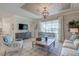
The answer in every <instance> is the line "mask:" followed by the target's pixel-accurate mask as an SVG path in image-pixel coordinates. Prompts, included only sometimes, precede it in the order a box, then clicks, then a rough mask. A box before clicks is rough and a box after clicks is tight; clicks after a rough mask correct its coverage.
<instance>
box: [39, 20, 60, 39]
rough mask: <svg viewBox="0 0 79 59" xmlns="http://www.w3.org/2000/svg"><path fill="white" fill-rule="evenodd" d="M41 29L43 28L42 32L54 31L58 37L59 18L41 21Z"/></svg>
mask: <svg viewBox="0 0 79 59" xmlns="http://www.w3.org/2000/svg"><path fill="white" fill-rule="evenodd" d="M40 30H41V32H46V33H54V34H55V35H56V38H57V39H58V32H59V20H52V21H47V22H41V23H40Z"/></svg>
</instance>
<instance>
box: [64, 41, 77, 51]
mask: <svg viewBox="0 0 79 59" xmlns="http://www.w3.org/2000/svg"><path fill="white" fill-rule="evenodd" d="M63 47H66V48H70V49H74V50H76V49H77V47H76V46H75V45H74V43H72V42H64V43H63Z"/></svg>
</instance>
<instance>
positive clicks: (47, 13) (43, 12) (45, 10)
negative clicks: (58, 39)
mask: <svg viewBox="0 0 79 59" xmlns="http://www.w3.org/2000/svg"><path fill="white" fill-rule="evenodd" d="M48 15H49V12H48V10H47V7H43V11H42V16H43V18H44V21H46V19H47V17H48ZM45 34H46V22H45ZM47 40H48V36H46V35H45V41H46V42H47Z"/></svg>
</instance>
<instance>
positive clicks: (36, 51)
mask: <svg viewBox="0 0 79 59" xmlns="http://www.w3.org/2000/svg"><path fill="white" fill-rule="evenodd" d="M57 44H58V43H57ZM57 44H56V45H57ZM58 45H59V44H58ZM58 45H57V46H56V47H55V48H52V49H50V52H51V53H49V54H48V55H47V52H46V51H45V50H43V49H40V48H32V39H29V40H24V43H23V49H22V51H10V52H8V53H6V56H57V54H58V55H59V53H60V51H61V48H60V47H59V46H58ZM56 53H57V54H56Z"/></svg>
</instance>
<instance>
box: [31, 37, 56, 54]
mask: <svg viewBox="0 0 79 59" xmlns="http://www.w3.org/2000/svg"><path fill="white" fill-rule="evenodd" d="M35 46H39V47H42V48H45V49H46V51H47V55H48V54H49V52H50V51H49V49H50V48H51V47H52V46H53V47H55V39H52V38H51V39H49V38H48V40H47V41H45V38H42V40H41V41H33V42H32V48H34V47H35Z"/></svg>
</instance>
